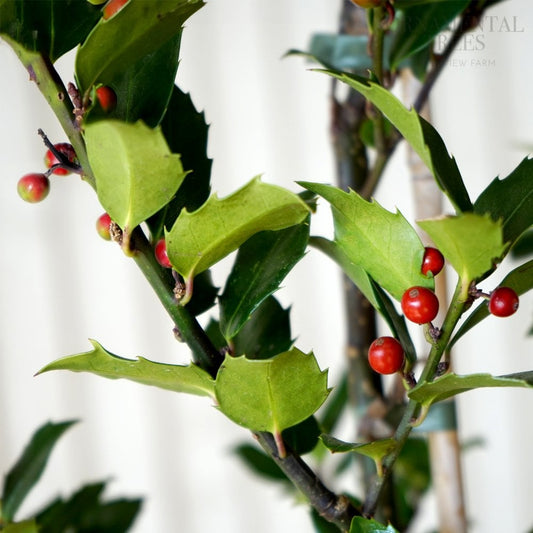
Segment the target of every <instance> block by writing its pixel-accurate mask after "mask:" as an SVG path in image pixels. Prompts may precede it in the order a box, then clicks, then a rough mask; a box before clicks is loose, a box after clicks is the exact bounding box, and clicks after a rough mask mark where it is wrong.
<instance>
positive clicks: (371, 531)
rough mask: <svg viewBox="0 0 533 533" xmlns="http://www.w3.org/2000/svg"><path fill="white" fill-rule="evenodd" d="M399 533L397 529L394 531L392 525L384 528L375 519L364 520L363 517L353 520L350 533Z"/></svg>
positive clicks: (356, 517)
mask: <svg viewBox="0 0 533 533" xmlns="http://www.w3.org/2000/svg"><path fill="white" fill-rule="evenodd" d="M378 532H385V533H398V530H397V529H394V528H393V527H392V526H391V525H388V526H384V525H383V524H380V523H379V522H376V521H375V520H374V519H370V518H363V517H362V516H355V517H354V518H353V519H352V524H351V526H350V532H349V533H378Z"/></svg>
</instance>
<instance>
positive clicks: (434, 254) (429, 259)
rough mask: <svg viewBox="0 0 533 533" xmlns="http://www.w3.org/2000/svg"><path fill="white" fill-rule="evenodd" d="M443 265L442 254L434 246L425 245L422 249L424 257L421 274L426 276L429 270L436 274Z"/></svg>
mask: <svg viewBox="0 0 533 533" xmlns="http://www.w3.org/2000/svg"><path fill="white" fill-rule="evenodd" d="M443 267H444V256H443V255H442V254H441V253H440V251H439V250H437V249H436V248H432V247H431V246H426V248H425V249H424V258H423V259H422V274H424V275H425V276H427V274H428V272H431V273H432V274H433V276H436V275H437V274H438V273H439V272H440V271H441V270H442V268H443Z"/></svg>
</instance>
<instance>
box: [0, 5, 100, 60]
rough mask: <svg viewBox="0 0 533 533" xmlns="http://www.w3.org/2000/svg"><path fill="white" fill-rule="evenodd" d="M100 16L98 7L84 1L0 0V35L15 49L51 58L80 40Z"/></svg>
mask: <svg viewBox="0 0 533 533" xmlns="http://www.w3.org/2000/svg"><path fill="white" fill-rule="evenodd" d="M99 19H100V9H99V8H97V7H95V6H93V5H91V4H90V3H89V2H87V1H86V0H39V1H37V2H32V1H28V0H2V1H1V2H0V36H2V37H3V38H4V39H5V40H6V41H7V42H9V44H11V45H12V46H13V48H15V50H16V51H17V52H19V51H22V50H23V49H25V50H27V51H28V52H39V53H42V54H43V55H45V56H48V57H49V58H50V59H51V60H52V61H55V60H56V59H58V58H59V57H61V56H62V55H63V54H65V53H66V52H68V51H69V50H72V49H73V48H75V47H76V46H77V45H78V44H79V43H81V42H83V40H84V39H85V37H86V36H87V35H88V33H89V32H90V31H91V29H92V27H93V26H94V25H95V24H96V23H97V21H98V20H99ZM22 53H23V52H22Z"/></svg>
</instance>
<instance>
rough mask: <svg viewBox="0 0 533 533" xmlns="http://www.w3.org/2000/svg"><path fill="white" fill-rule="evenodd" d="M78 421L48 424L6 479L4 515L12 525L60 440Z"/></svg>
mask: <svg viewBox="0 0 533 533" xmlns="http://www.w3.org/2000/svg"><path fill="white" fill-rule="evenodd" d="M74 423H75V421H68V422H61V423H58V424H54V423H52V422H48V423H47V424H45V425H43V426H41V427H40V428H39V429H38V430H37V431H36V432H35V433H34V435H33V436H32V438H31V440H30V442H29V443H28V445H27V446H26V448H24V451H23V453H22V455H21V457H20V458H19V459H18V461H17V462H16V463H15V465H14V466H13V467H12V468H11V470H10V471H9V472H8V474H7V475H6V477H5V481H4V488H3V491H2V498H1V500H2V516H3V519H4V521H5V522H11V521H12V520H13V518H14V516H15V513H16V512H17V510H18V508H19V507H20V505H21V504H22V502H23V501H24V498H26V495H27V494H28V492H29V491H30V490H31V489H32V487H33V486H34V485H35V483H37V481H38V480H39V478H40V477H41V474H42V473H43V471H44V469H45V467H46V463H47V462H48V458H49V457H50V454H51V453H52V450H53V448H54V446H55V445H56V443H57V441H58V440H59V438H60V437H61V435H63V433H64V432H65V431H66V430H67V429H68V428H69V427H70V426H72V425H73V424H74Z"/></svg>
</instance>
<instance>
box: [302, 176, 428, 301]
mask: <svg viewBox="0 0 533 533" xmlns="http://www.w3.org/2000/svg"><path fill="white" fill-rule="evenodd" d="M300 185H302V186H303V187H305V188H306V189H309V190H310V191H312V192H314V193H316V194H319V195H320V196H322V197H323V198H325V199H326V200H327V201H328V202H329V203H330V204H331V206H332V212H333V220H334V223H335V241H336V242H337V243H338V244H339V246H340V248H341V249H342V251H343V252H344V254H345V255H346V257H347V258H348V260H349V261H351V262H352V263H354V264H355V265H357V266H359V267H361V268H362V269H363V270H364V271H366V272H367V273H368V274H369V275H370V276H371V277H372V279H374V280H375V281H376V282H377V283H378V284H379V285H381V286H382V287H383V288H384V289H385V290H387V291H388V292H389V293H390V294H391V295H392V296H393V297H394V298H396V299H397V300H401V298H402V295H403V293H404V292H405V291H406V290H407V289H408V288H409V287H414V286H422V287H428V288H430V289H433V287H434V281H433V278H428V277H426V276H424V275H423V274H422V273H421V270H420V267H421V265H422V256H423V255H424V246H423V244H422V242H421V241H420V238H419V237H418V235H417V233H416V231H415V230H414V228H413V227H412V226H411V225H410V224H409V222H407V220H406V219H405V218H404V217H403V216H402V215H401V213H391V212H390V211H387V210H386V209H384V208H383V207H381V206H380V205H379V204H378V203H377V202H375V201H373V202H367V201H366V200H364V199H363V198H361V196H359V195H358V194H357V193H356V192H354V191H351V192H350V193H347V192H344V191H341V190H340V189H338V188H337V187H332V186H330V185H322V184H318V183H309V182H302V183H300ZM349 272H351V273H353V269H352V268H350V270H349ZM358 278H360V276H358ZM362 286H363V287H364V284H363V285H362ZM366 292H368V291H366ZM374 299H375V297H374Z"/></svg>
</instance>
